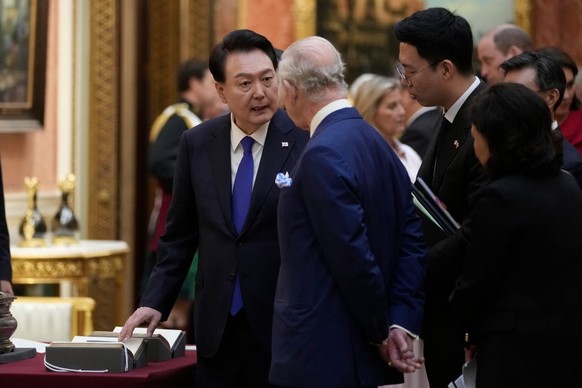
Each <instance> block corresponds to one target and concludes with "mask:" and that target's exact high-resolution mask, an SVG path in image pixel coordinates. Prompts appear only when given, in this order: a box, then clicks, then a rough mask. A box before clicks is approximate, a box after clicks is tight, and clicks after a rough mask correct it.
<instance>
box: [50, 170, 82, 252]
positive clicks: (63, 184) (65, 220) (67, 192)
mask: <svg viewBox="0 0 582 388" xmlns="http://www.w3.org/2000/svg"><path fill="white" fill-rule="evenodd" d="M59 188H60V189H61V205H60V207H59V210H58V211H57V213H56V214H55V216H54V217H53V220H52V223H51V231H52V233H53V244H55V245H75V244H77V243H78V242H79V235H78V234H79V223H78V222H77V218H76V217H75V213H74V212H73V208H72V207H71V206H70V204H69V198H70V196H71V194H72V193H73V191H74V190H75V175H73V174H69V175H67V176H65V177H64V178H62V179H61V181H60V182H59Z"/></svg>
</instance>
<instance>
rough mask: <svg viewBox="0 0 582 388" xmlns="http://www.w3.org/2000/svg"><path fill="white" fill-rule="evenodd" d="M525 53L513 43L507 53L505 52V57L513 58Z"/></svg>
mask: <svg viewBox="0 0 582 388" xmlns="http://www.w3.org/2000/svg"><path fill="white" fill-rule="evenodd" d="M521 53H523V50H522V49H520V48H519V47H517V46H516V45H514V44H512V45H511V46H510V47H509V49H508V50H507V54H505V58H508V59H509V58H513V57H515V56H516V55H519V54H521Z"/></svg>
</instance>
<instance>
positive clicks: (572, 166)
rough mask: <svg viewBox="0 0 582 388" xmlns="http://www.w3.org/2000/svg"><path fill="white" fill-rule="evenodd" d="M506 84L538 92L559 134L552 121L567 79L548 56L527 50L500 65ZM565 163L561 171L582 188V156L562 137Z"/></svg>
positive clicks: (556, 124) (557, 127) (555, 123)
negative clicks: (571, 177) (566, 173)
mask: <svg viewBox="0 0 582 388" xmlns="http://www.w3.org/2000/svg"><path fill="white" fill-rule="evenodd" d="M500 67H501V68H502V69H503V71H505V79H504V80H505V82H515V83H519V84H522V85H524V86H527V87H528V88H530V89H531V90H533V91H534V92H536V93H538V94H539V95H540V96H541V97H542V98H543V99H544V101H545V102H546V105H548V108H550V112H552V120H554V121H553V123H552V129H554V130H557V131H559V130H560V129H559V126H558V122H557V121H555V111H556V109H557V108H558V107H559V106H560V103H561V102H562V99H563V97H564V91H565V90H566V76H565V75H564V71H563V70H562V67H561V66H560V65H559V64H558V62H556V61H555V60H554V59H552V58H551V57H550V56H549V55H548V54H545V53H544V52H543V51H542V50H540V51H527V52H525V53H523V54H520V55H518V56H515V57H513V58H511V59H508V60H507V61H505V62H503V63H502V64H501V66H500ZM562 152H563V154H564V155H563V158H564V162H563V164H562V169H563V170H566V171H568V172H569V173H570V174H572V175H573V176H574V178H576V181H577V182H578V186H580V188H582V155H580V153H579V152H578V150H577V149H576V148H575V147H574V146H573V145H572V143H570V142H569V141H568V140H567V139H566V138H565V137H563V136H562Z"/></svg>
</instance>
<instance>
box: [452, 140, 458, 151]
mask: <svg viewBox="0 0 582 388" xmlns="http://www.w3.org/2000/svg"><path fill="white" fill-rule="evenodd" d="M453 145H454V146H455V149H457V148H459V141H458V140H455V141H454V142H453Z"/></svg>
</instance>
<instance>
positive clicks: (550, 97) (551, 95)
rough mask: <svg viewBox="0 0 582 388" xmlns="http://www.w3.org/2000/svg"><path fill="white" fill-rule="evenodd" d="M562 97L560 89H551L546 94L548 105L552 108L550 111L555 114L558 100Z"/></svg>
mask: <svg viewBox="0 0 582 388" xmlns="http://www.w3.org/2000/svg"><path fill="white" fill-rule="evenodd" d="M559 97H560V92H559V91H558V89H550V90H548V91H547V92H546V98H545V100H546V104H547V105H548V107H550V110H551V111H552V112H553V111H554V108H555V106H556V102H558V98H559Z"/></svg>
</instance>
